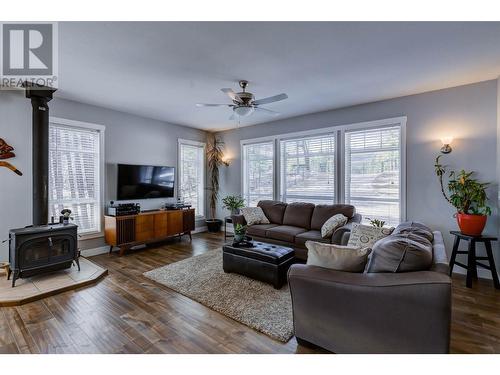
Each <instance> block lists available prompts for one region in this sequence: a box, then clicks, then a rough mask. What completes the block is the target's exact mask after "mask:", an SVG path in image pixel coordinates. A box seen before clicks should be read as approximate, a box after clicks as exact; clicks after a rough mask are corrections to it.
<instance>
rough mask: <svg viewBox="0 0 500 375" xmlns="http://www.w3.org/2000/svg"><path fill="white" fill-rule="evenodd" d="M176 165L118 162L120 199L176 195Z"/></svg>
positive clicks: (118, 196) (118, 194)
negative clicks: (158, 165) (160, 165)
mask: <svg viewBox="0 0 500 375" xmlns="http://www.w3.org/2000/svg"><path fill="white" fill-rule="evenodd" d="M174 181H175V169H174V167H157V166H152V165H129V164H118V193H117V199H118V200H131V199H149V198H170V197H173V196H174Z"/></svg>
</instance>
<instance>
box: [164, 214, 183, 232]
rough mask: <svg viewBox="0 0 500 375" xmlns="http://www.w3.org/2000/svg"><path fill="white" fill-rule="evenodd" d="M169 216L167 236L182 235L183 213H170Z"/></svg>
mask: <svg viewBox="0 0 500 375" xmlns="http://www.w3.org/2000/svg"><path fill="white" fill-rule="evenodd" d="M167 214H168V219H167V234H168V235H169V236H174V235H176V234H179V233H182V232H183V231H182V211H180V210H179V211H169V212H167Z"/></svg>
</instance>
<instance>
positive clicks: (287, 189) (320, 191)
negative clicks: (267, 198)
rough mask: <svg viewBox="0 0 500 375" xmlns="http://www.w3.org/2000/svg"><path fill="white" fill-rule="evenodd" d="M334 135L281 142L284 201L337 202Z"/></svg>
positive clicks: (282, 198) (282, 195) (282, 197)
mask: <svg viewBox="0 0 500 375" xmlns="http://www.w3.org/2000/svg"><path fill="white" fill-rule="evenodd" d="M335 138H336V137H335V134H322V135H319V136H314V137H307V138H299V139H286V140H282V141H280V144H281V147H280V149H281V156H280V166H281V181H280V186H281V193H280V196H281V200H282V201H283V202H297V201H298V202H311V203H315V204H333V203H334V202H335V183H336V177H335V169H336V168H335V149H336V147H335Z"/></svg>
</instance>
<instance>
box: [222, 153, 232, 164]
mask: <svg viewBox="0 0 500 375" xmlns="http://www.w3.org/2000/svg"><path fill="white" fill-rule="evenodd" d="M222 164H224V165H225V166H226V167H229V164H231V159H229V158H228V157H227V156H226V155H224V156H223V157H222Z"/></svg>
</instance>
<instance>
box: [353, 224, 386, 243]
mask: <svg viewBox="0 0 500 375" xmlns="http://www.w3.org/2000/svg"><path fill="white" fill-rule="evenodd" d="M393 230H394V228H380V227H374V226H371V225H363V224H358V223H353V224H352V230H351V235H350V237H349V241H348V242H347V246H351V247H372V246H373V244H374V243H375V242H377V241H378V240H380V239H382V238H384V237H387V236H388V235H390V234H391V233H392V231H393Z"/></svg>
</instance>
